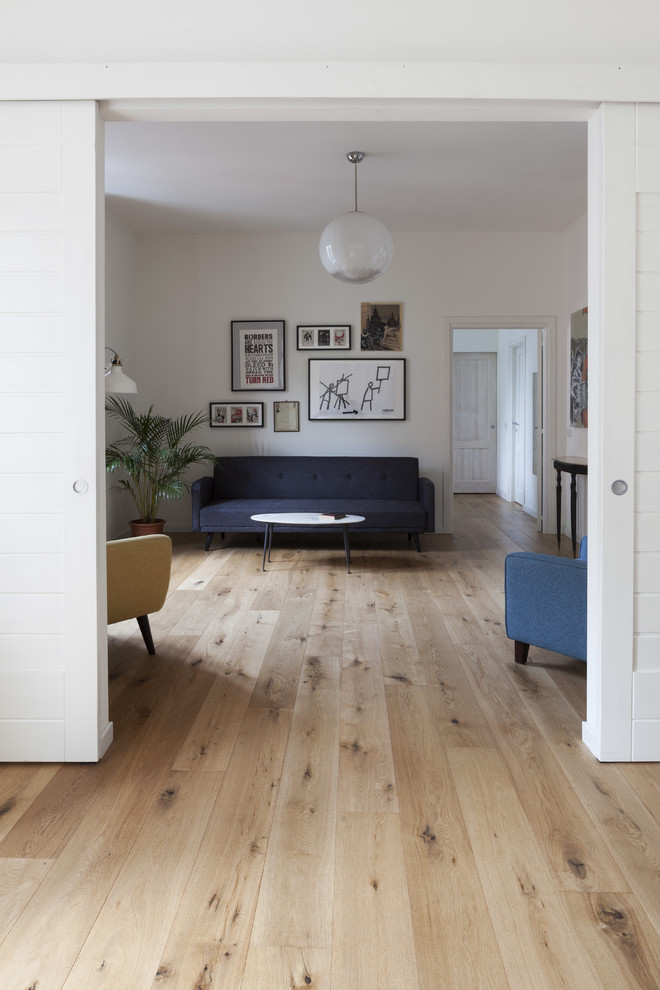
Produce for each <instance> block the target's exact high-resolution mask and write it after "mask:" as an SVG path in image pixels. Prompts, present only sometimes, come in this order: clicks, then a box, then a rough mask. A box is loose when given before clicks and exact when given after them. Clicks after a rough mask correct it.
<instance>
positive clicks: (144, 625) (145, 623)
mask: <svg viewBox="0 0 660 990" xmlns="http://www.w3.org/2000/svg"><path fill="white" fill-rule="evenodd" d="M137 620H138V625H139V627H140V632H141V633H142V639H143V640H144V645H145V646H146V647H147V651H148V652H149V653H151V655H152V656H153V654H154V653H155V652H156V647H155V646H154V640H153V636H152V635H151V626H150V625H149V616H148V615H138V617H137Z"/></svg>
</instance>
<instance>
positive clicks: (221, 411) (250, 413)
mask: <svg viewBox="0 0 660 990" xmlns="http://www.w3.org/2000/svg"><path fill="white" fill-rule="evenodd" d="M263 425H264V404H263V402H211V403H210V406H209V426H263Z"/></svg>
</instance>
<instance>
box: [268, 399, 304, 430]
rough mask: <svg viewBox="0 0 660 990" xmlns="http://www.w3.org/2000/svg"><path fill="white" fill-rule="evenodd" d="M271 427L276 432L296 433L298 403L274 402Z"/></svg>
mask: <svg viewBox="0 0 660 990" xmlns="http://www.w3.org/2000/svg"><path fill="white" fill-rule="evenodd" d="M273 429H274V430H275V432H276V433H297V432H298V431H299V430H300V403H299V402H274V403H273Z"/></svg>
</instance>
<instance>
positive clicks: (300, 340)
mask: <svg viewBox="0 0 660 990" xmlns="http://www.w3.org/2000/svg"><path fill="white" fill-rule="evenodd" d="M296 329H297V337H296V347H297V348H298V350H299V351H325V350H327V351H350V349H351V327H350V324H346V326H335V325H334V324H332V325H326V324H324V325H322V326H318V325H314V326H299V327H297V328H296Z"/></svg>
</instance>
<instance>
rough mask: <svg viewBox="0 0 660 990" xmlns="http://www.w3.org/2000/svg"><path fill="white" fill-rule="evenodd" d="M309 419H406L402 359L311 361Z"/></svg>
mask: <svg viewBox="0 0 660 990" xmlns="http://www.w3.org/2000/svg"><path fill="white" fill-rule="evenodd" d="M308 417H309V419H330V420H342V421H343V422H354V421H356V420H360V419H405V418H406V359H405V358H373V359H371V358H363V359H360V358H310V359H309V413H308Z"/></svg>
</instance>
